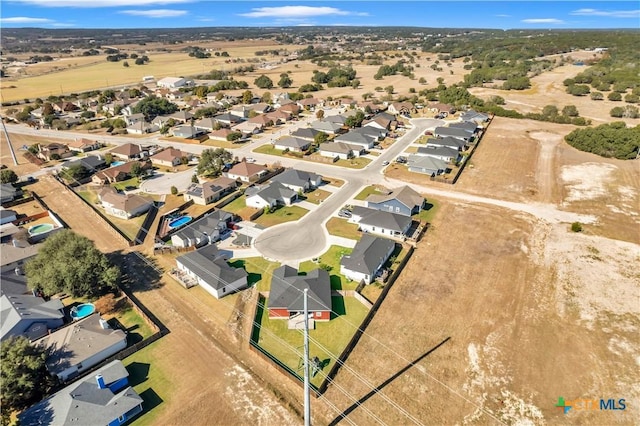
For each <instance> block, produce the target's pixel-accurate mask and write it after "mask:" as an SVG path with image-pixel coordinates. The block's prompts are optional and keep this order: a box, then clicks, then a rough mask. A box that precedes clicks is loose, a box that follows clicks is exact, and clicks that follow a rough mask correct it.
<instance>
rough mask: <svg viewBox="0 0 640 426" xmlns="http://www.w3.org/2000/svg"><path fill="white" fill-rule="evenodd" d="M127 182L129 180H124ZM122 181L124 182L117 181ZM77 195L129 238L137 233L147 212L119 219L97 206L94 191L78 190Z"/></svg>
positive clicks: (96, 195) (96, 196) (97, 202)
mask: <svg viewBox="0 0 640 426" xmlns="http://www.w3.org/2000/svg"><path fill="white" fill-rule="evenodd" d="M125 182H129V181H125ZM119 183H124V182H119ZM77 193H78V195H79V196H80V197H81V198H82V199H84V200H85V201H87V202H88V203H89V204H91V206H92V207H93V208H94V209H96V210H98V211H100V213H102V214H103V215H104V216H105V217H106V218H108V220H109V222H111V223H112V224H113V225H115V226H116V228H118V229H120V230H121V231H122V232H123V233H124V234H125V235H126V236H127V237H128V238H129V239H130V240H133V239H134V238H135V237H136V235H138V231H139V230H140V227H141V226H142V223H143V222H144V220H145V218H146V217H147V214H146V213H145V214H143V215H141V216H137V217H133V218H131V219H120V218H117V217H115V216H110V215H108V214H106V213H105V212H104V210H103V209H102V207H100V206H99V200H98V194H97V192H95V191H78V192H77Z"/></svg>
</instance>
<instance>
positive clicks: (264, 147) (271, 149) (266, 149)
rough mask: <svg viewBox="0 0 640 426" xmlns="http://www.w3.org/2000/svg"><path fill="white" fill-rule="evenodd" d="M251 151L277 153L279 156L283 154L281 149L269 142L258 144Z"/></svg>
mask: <svg viewBox="0 0 640 426" xmlns="http://www.w3.org/2000/svg"><path fill="white" fill-rule="evenodd" d="M253 152H257V153H258V154H269V155H279V156H281V157H282V156H283V155H284V154H283V153H282V150H281V149H276V148H274V147H273V145H271V144H270V143H267V144H264V145H262V146H259V147H258V148H256V149H254V150H253Z"/></svg>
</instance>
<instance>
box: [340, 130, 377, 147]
mask: <svg viewBox="0 0 640 426" xmlns="http://www.w3.org/2000/svg"><path fill="white" fill-rule="evenodd" d="M374 140H375V137H372V136H369V135H366V134H363V133H359V132H354V131H351V132H349V133H345V134H343V135H340V136H338V137H337V138H335V139H334V141H335V142H345V143H355V144H358V145H363V144H366V145H370V144H372V143H373V141H374Z"/></svg>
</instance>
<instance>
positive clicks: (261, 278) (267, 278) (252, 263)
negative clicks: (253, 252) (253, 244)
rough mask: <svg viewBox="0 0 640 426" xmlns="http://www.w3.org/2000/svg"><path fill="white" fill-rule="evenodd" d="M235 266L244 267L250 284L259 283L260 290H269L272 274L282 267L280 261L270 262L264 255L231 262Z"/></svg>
mask: <svg viewBox="0 0 640 426" xmlns="http://www.w3.org/2000/svg"><path fill="white" fill-rule="evenodd" d="M229 264H230V265H231V266H233V267H234V268H240V267H243V268H244V269H245V270H246V271H247V273H248V274H249V276H248V281H249V285H250V286H251V285H254V284H256V283H257V287H258V291H269V288H270V287H271V274H272V273H273V270H274V269H276V268H279V267H280V263H278V262H270V261H268V260H266V259H264V258H262V257H248V258H245V259H236V260H232V261H231V262H229Z"/></svg>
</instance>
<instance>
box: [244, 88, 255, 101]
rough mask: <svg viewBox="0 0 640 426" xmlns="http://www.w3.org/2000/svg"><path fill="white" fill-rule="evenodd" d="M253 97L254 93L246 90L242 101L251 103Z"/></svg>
mask: <svg viewBox="0 0 640 426" xmlns="http://www.w3.org/2000/svg"><path fill="white" fill-rule="evenodd" d="M251 99H253V93H251V90H245V91H244V92H243V93H242V103H243V104H250V103H251Z"/></svg>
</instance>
